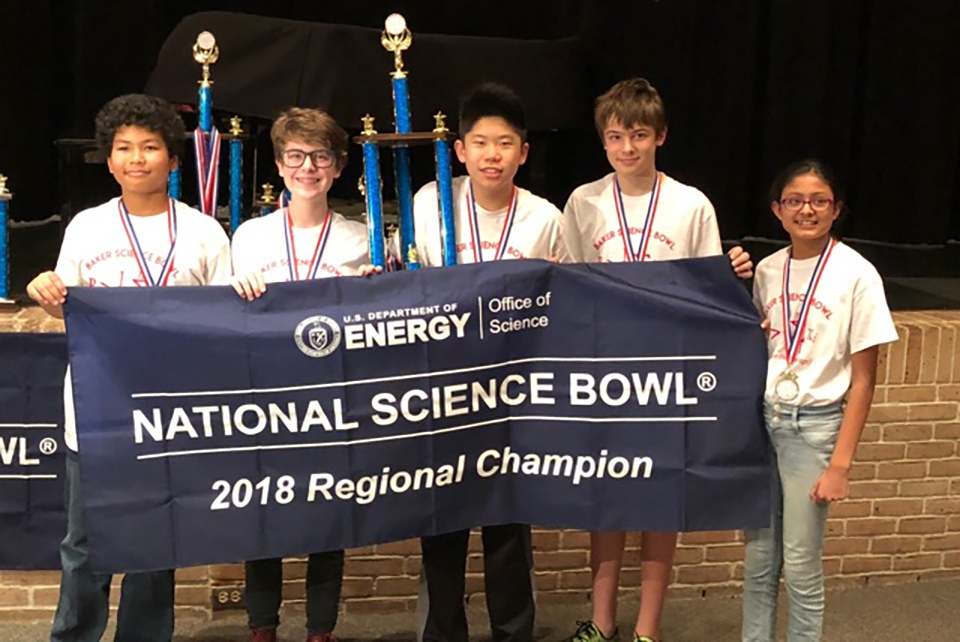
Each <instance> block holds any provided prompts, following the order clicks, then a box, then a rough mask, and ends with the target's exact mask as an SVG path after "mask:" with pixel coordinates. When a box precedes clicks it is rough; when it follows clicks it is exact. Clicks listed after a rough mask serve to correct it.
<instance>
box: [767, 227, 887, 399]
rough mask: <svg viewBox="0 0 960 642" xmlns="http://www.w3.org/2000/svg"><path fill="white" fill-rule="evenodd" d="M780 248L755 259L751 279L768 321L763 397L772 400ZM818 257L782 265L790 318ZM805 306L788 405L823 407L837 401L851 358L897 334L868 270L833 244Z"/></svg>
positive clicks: (783, 255)
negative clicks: (786, 277) (794, 383)
mask: <svg viewBox="0 0 960 642" xmlns="http://www.w3.org/2000/svg"><path fill="white" fill-rule="evenodd" d="M787 249H788V248H784V249H782V250H780V251H778V252H776V253H774V254H772V255H770V256H768V257H767V258H765V259H763V260H762V261H760V264H759V265H758V266H757V274H756V278H755V280H754V282H753V300H754V304H755V305H756V306H757V309H758V310H759V311H760V314H761V316H763V317H764V318H766V319H768V320H769V321H770V332H769V333H768V335H767V350H768V353H769V355H770V356H769V361H768V366H767V389H766V393H765V399H766V400H767V401H769V402H770V403H777V402H779V401H780V399H779V398H778V397H777V394H776V384H777V381H778V380H779V379H780V376H781V375H782V374H783V373H784V372H785V371H786V370H787V361H786V344H785V343H784V337H783V301H782V299H783V295H782V287H783V267H784V262H785V261H786V260H787ZM817 259H818V257H813V258H810V259H803V260H799V261H797V260H793V261H791V263H790V284H789V292H790V320H791V322H795V321H796V320H797V318H798V317H799V315H800V306H801V305H802V304H803V299H804V296H805V294H806V291H807V287H808V285H809V283H810V277H811V275H812V274H813V271H814V268H815V267H816V264H817ZM812 305H813V307H812V308H811V309H810V312H809V313H808V319H807V326H806V330H805V332H804V336H803V343H802V344H801V345H800V348H799V352H798V353H797V358H796V361H794V363H793V365H792V366H791V367H790V371H791V372H793V373H795V374H796V375H797V384H798V385H799V387H800V394H799V396H797V397H796V398H795V399H793V400H792V401H788V402H786V403H789V404H791V405H798V406H825V405H828V404H832V403H835V402H837V401H840V400H841V399H842V398H843V397H844V395H846V394H847V390H848V389H849V388H850V381H851V374H852V370H853V368H852V358H851V356H852V355H853V354H855V353H857V352H860V351H861V350H866V349H867V348H870V347H873V346H876V345H880V344H883V343H890V342H891V341H896V340H897V331H896V329H895V328H894V326H893V319H892V318H891V316H890V310H889V308H888V307H887V299H886V297H885V296H884V293H883V281H882V280H881V279H880V275H879V274H878V273H877V270H876V268H874V267H873V265H871V264H870V262H869V261H867V260H866V259H865V258H863V257H862V256H860V254H858V253H857V252H856V251H855V250H854V249H852V248H850V247H849V246H847V245H845V244H843V243H837V245H836V247H834V248H833V252H832V254H831V255H830V258H829V260H828V261H827V264H826V266H825V267H824V268H823V272H822V275H821V278H820V281H819V284H818V286H817V289H816V291H815V292H814V293H813V302H812Z"/></svg>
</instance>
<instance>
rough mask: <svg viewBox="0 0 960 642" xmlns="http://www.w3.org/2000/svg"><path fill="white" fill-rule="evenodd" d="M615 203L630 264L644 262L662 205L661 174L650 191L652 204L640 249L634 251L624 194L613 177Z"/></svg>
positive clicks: (648, 206)
mask: <svg viewBox="0 0 960 642" xmlns="http://www.w3.org/2000/svg"><path fill="white" fill-rule="evenodd" d="M613 197H614V198H613V201H614V206H615V207H616V208H617V218H618V219H619V221H620V233H621V234H622V235H623V251H624V253H625V254H626V255H627V261H628V262H634V261H640V262H642V261H643V260H644V257H645V256H646V255H647V246H648V245H649V244H650V238H651V237H652V236H653V219H654V218H656V216H657V205H658V204H659V203H660V172H657V173H656V174H655V175H654V177H653V189H652V190H650V203H649V204H648V205H647V216H646V218H645V219H644V221H643V231H642V232H641V233H640V247H639V248H637V249H636V250H634V249H633V238H632V237H631V236H630V223H629V222H628V221H627V208H626V206H625V205H624V203H623V192H622V191H621V190H620V182H619V181H618V180H617V177H616V176H614V177H613Z"/></svg>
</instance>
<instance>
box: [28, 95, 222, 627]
mask: <svg viewBox="0 0 960 642" xmlns="http://www.w3.org/2000/svg"><path fill="white" fill-rule="evenodd" d="M96 124H97V135H96V137H97V141H98V143H99V145H100V152H101V153H102V154H103V155H104V156H105V157H106V161H107V168H108V169H109V170H110V173H111V174H113V177H114V178H115V179H116V181H117V183H118V184H119V185H120V192H121V196H120V197H119V198H113V199H111V200H109V201H107V202H106V203H104V204H103V205H99V206H97V207H94V208H91V209H88V210H84V211H83V212H80V213H79V214H78V215H77V216H76V217H75V218H74V219H73V220H72V221H71V222H70V225H69V226H68V227H67V231H66V233H65V235H64V238H63V244H62V245H61V247H60V258H59V259H58V260H57V267H56V269H55V270H53V271H49V272H44V273H42V274H40V275H39V276H37V277H36V278H35V279H33V281H31V282H30V284H29V285H28V286H27V294H29V295H30V298H32V299H33V300H34V301H36V302H37V303H39V304H40V305H41V307H43V309H44V310H46V311H47V312H48V313H49V314H51V315H53V316H55V317H57V318H63V308H62V305H63V303H64V302H65V301H66V299H67V296H68V292H69V290H70V289H72V288H74V287H95V286H99V287H161V286H165V285H214V284H216V285H226V284H228V283H229V280H230V274H231V269H230V243H229V241H228V240H227V235H226V234H225V233H224V231H223V228H221V227H220V224H219V223H217V221H216V220H214V219H213V218H212V217H210V216H206V215H204V214H202V213H201V212H198V211H197V210H195V209H193V208H191V207H188V206H187V205H184V204H183V203H179V202H176V201H174V200H172V199H170V198H169V197H168V196H167V180H168V177H169V174H170V172H171V170H173V169H174V168H175V167H177V163H178V162H179V158H180V154H181V152H182V149H183V138H184V127H183V122H182V121H181V120H180V117H179V116H178V115H177V113H176V112H175V111H174V110H173V107H172V106H171V105H170V104H169V103H167V102H166V101H164V100H161V99H159V98H154V97H152V96H144V95H139V94H134V95H129V96H121V97H120V98H115V99H114V100H111V101H110V102H108V103H107V104H106V105H105V106H104V107H103V109H101V110H100V113H99V114H98V115H97V120H96ZM63 397H64V398H63V401H64V433H65V434H64V441H65V443H66V444H67V448H68V450H67V467H66V501H67V534H66V537H65V538H64V540H63V542H62V543H61V545H60V561H61V564H62V567H63V573H62V575H61V581H60V600H59V603H58V604H57V613H56V616H55V618H54V622H53V631H52V632H51V634H50V639H51V642H68V641H69V642H93V641H96V640H99V639H100V638H101V636H102V635H103V631H104V629H105V628H106V625H107V619H108V617H109V615H110V580H111V577H110V575H105V574H99V573H94V572H93V571H92V570H91V569H90V565H89V558H88V548H87V536H86V529H85V527H84V522H83V497H82V495H81V488H80V460H79V457H80V456H79V452H78V441H77V425H76V418H75V416H74V408H73V386H72V384H71V376H70V370H69V369H68V370H67V376H66V380H65V381H64V395H63ZM80 429H81V430H83V428H82V427H81V428H80ZM173 589H174V583H173V571H172V570H168V571H157V572H152V573H128V574H127V575H125V576H124V578H123V584H122V587H121V591H122V592H121V596H120V610H119V613H118V615H117V634H116V640H118V641H120V642H122V641H126V640H138V641H142V642H147V641H149V642H170V640H171V639H172V638H173V592H174V591H173Z"/></svg>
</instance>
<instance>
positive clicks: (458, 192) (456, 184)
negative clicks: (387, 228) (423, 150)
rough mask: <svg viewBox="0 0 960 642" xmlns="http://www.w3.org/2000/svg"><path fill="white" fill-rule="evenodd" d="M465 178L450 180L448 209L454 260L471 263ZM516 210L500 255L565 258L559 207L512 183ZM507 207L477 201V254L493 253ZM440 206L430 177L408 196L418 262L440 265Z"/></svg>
mask: <svg viewBox="0 0 960 642" xmlns="http://www.w3.org/2000/svg"><path fill="white" fill-rule="evenodd" d="M468 180H469V179H468V177H466V176H458V177H457V178H454V179H453V211H454V225H455V227H456V233H457V235H456V238H457V263H475V262H476V260H475V257H474V248H473V242H472V239H471V232H470V216H469V208H468V206H467V200H466V199H468V198H469V190H468V185H469V183H468ZM516 190H517V212H516V216H515V217H514V222H513V227H511V229H510V235H509V237H508V239H507V249H506V251H504V253H503V258H504V259H546V260H553V259H556V260H558V261H560V262H561V263H562V262H566V261H568V259H569V256H568V252H567V247H566V244H565V243H564V240H563V236H562V234H561V226H562V222H561V218H562V215H561V214H560V210H558V209H557V208H556V206H554V205H553V204H552V203H551V202H550V201H548V200H546V199H543V198H540V197H539V196H536V195H535V194H532V193H531V192H530V191H528V190H525V189H523V188H522V187H517V188H516ZM507 209H508V208H504V209H502V210H498V211H495V212H490V211H487V210H485V209H483V208H482V207H480V206H479V205H478V206H477V215H478V216H477V218H478V221H479V225H478V227H479V228H480V239H481V243H482V250H481V252H482V258H483V260H485V261H492V260H494V257H495V256H496V254H497V248H498V247H499V244H500V237H501V234H502V232H503V224H504V221H505V220H506V218H507ZM439 212H440V207H439V205H438V203H437V184H436V182H431V183H427V184H426V185H424V186H423V187H422V188H420V190H419V191H418V192H417V193H416V194H415V195H414V197H413V220H414V224H413V227H414V232H415V234H416V244H417V254H418V257H417V258H418V260H419V262H420V265H422V266H424V267H437V266H441V265H443V249H442V247H443V246H442V245H441V242H440V238H441V237H440V213H439ZM398 236H399V235H398V234H395V235H394V237H393V239H392V242H391V246H392V251H393V254H394V255H395V256H399V247H400V242H399V237H398Z"/></svg>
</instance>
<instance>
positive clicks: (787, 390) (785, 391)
mask: <svg viewBox="0 0 960 642" xmlns="http://www.w3.org/2000/svg"><path fill="white" fill-rule="evenodd" d="M773 389H774V391H775V392H776V393H777V398H778V399H780V401H785V402H788V401H793V400H794V399H796V398H797V397H799V396H800V383H799V382H798V381H797V375H796V373H794V372H790V371H787V372H784V373H783V374H782V375H780V376H779V377H778V378H777V382H776V383H775V384H774V388H773Z"/></svg>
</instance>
